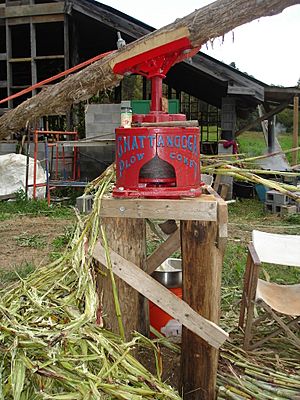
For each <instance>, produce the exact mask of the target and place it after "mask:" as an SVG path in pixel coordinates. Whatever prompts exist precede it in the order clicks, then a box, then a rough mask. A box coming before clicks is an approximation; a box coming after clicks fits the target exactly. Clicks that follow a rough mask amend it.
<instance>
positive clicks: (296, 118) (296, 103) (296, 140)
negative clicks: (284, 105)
mask: <svg viewBox="0 0 300 400" xmlns="http://www.w3.org/2000/svg"><path fill="white" fill-rule="evenodd" d="M298 146H299V97H298V96H294V114H293V148H296V147H298ZM297 164H298V150H295V151H293V153H292V165H297Z"/></svg>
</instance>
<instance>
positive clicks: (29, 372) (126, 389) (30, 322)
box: [0, 158, 300, 400]
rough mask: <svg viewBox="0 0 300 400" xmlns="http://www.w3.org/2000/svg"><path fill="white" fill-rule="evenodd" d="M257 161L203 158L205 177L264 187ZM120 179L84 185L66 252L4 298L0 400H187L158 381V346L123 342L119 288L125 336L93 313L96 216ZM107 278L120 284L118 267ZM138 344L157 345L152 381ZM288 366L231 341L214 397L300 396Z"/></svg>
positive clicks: (0, 306) (136, 339)
mask: <svg viewBox="0 0 300 400" xmlns="http://www.w3.org/2000/svg"><path fill="white" fill-rule="evenodd" d="M252 161H253V160H251V159H250V161H249V159H243V160H241V159H238V160H237V159H230V160H227V159H224V158H223V159H220V158H218V159H215V160H213V161H211V160H209V159H202V162H203V167H202V172H205V173H214V174H215V173H217V174H218V173H221V174H229V175H232V176H236V177H239V178H240V179H243V180H247V181H252V182H256V183H264V181H262V180H263V179H264V178H261V177H260V176H258V175H256V174H255V173H254V172H253V171H250V170H248V168H247V166H248V165H250V162H252ZM114 175H115V172H114V166H113V165H112V166H110V167H109V168H108V169H107V170H106V171H105V172H104V173H103V174H102V175H101V176H100V177H99V178H98V179H96V180H95V181H94V182H92V184H91V185H90V186H89V188H88V189H87V192H88V193H94V205H93V210H92V212H91V213H90V214H89V215H88V216H85V217H82V216H79V215H78V223H77V225H76V227H75V229H74V234H73V237H72V239H71V241H70V243H69V245H68V247H67V249H66V251H65V253H64V254H63V255H62V256H61V257H60V258H59V259H57V260H55V261H54V262H52V263H50V264H48V265H45V266H43V267H40V268H38V269H37V270H36V271H34V272H33V273H32V274H31V275H29V276H28V277H27V278H26V279H22V278H20V279H19V282H18V283H17V284H14V285H12V286H11V287H6V288H5V290H3V289H2V291H1V292H0V400H39V399H56V400H77V399H78V400H92V399H93V400H95V399H101V400H105V399H125V400H140V399H166V400H168V399H170V400H172V399H174V400H179V399H180V398H181V397H180V396H179V394H178V393H177V392H176V391H175V390H174V389H173V388H171V387H170V386H169V385H167V384H166V383H164V382H163V381H162V378H161V376H162V371H161V363H160V360H159V353H158V351H157V348H156V344H155V343H154V342H151V341H150V340H148V339H146V338H143V337H142V336H141V335H134V336H133V338H132V340H131V341H130V342H126V341H125V340H124V330H123V327H122V319H121V316H120V305H119V303H118V297H117V292H116V290H114V299H115V307H116V315H117V316H118V321H119V331H120V335H116V334H113V333H112V332H110V331H107V330H105V329H104V328H103V326H102V324H101V322H102V315H98V314H97V310H99V307H98V306H99V299H98V295H97V291H96V283H95V281H96V279H95V275H96V273H97V269H96V268H97V266H95V265H94V261H93V258H92V253H93V249H94V246H95V244H96V242H97V240H98V238H99V236H100V237H102V242H103V243H104V247H106V256H107V258H109V254H108V253H109V252H108V246H107V241H106V237H105V232H104V230H103V227H102V226H101V222H100V218H99V217H100V210H101V199H102V198H103V196H104V194H106V193H108V192H110V191H111V188H112V184H113V181H114ZM257 180H259V182H258V181H257ZM266 181H267V182H265V183H266V185H267V186H269V187H273V188H276V189H278V190H280V191H281V192H284V193H288V194H289V195H290V196H291V197H292V198H294V199H295V200H296V201H299V195H298V194H297V193H296V192H297V187H294V186H292V185H285V184H279V183H277V182H275V181H274V182H273V181H269V180H266ZM298 190H299V188H298ZM108 265H110V263H109V260H108ZM107 273H108V276H109V277H110V278H111V280H112V286H113V288H115V285H114V277H113V273H112V270H111V269H109V270H108V271H107ZM161 341H162V343H163V342H165V340H163V339H161ZM158 342H159V341H158ZM140 345H143V346H147V347H148V348H149V349H153V353H154V356H153V358H154V359H155V360H156V367H157V368H156V374H155V375H153V374H151V373H150V372H149V371H148V370H147V369H146V368H145V367H144V366H142V364H141V363H140V362H138V361H137V360H136V359H135V357H134V356H133V353H134V349H135V348H136V347H137V346H140ZM168 346H169V345H168ZM169 347H170V346H169ZM174 350H175V351H178V349H175V348H174ZM293 365H294V364H293ZM289 367H290V371H292V372H293V373H294V375H293V376H289V377H286V376H285V375H284V373H282V372H275V371H274V370H273V369H272V367H271V366H268V367H267V366H266V365H265V364H264V365H261V366H260V364H259V362H252V361H251V359H250V360H249V358H247V354H246V353H244V352H243V351H242V350H240V347H239V346H235V345H234V344H232V343H227V344H226V345H225V347H224V349H223V350H222V351H221V362H220V368H219V375H218V397H219V398H222V399H224V398H228V399H297V398H299V399H300V383H299V382H300V379H299V378H300V376H299V375H297V373H295V368H294V367H293V368H292V367H291V366H289ZM284 370H286V369H284ZM297 396H298V397H297Z"/></svg>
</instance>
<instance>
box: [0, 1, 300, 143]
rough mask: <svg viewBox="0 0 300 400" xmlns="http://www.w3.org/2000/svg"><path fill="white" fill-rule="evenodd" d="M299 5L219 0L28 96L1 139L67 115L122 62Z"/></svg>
mask: <svg viewBox="0 0 300 400" xmlns="http://www.w3.org/2000/svg"><path fill="white" fill-rule="evenodd" d="M58 4H59V3H58ZM294 4H300V0H265V1H257V0H235V1H233V0H217V1H215V2H214V3H212V4H209V5H207V6H205V7H203V8H201V9H198V10H196V11H194V12H193V13H191V14H189V15H187V16H186V17H184V18H181V19H179V20H176V21H175V22H174V23H172V24H170V25H167V26H166V27H164V28H161V29H159V30H157V31H154V32H151V33H150V34H148V35H146V36H144V37H142V38H140V39H138V40H136V41H135V42H132V43H130V44H129V45H127V46H125V47H124V48H122V49H120V50H118V51H116V52H114V53H113V54H110V55H108V56H106V57H105V58H103V59H102V60H99V61H97V62H95V63H94V64H92V65H90V66H88V67H87V68H85V69H84V70H82V71H80V72H78V73H76V74H74V75H72V76H69V77H68V78H67V79H64V80H63V81H62V82H60V83H57V84H56V85H54V86H53V87H51V88H47V89H45V90H43V91H42V92H41V93H39V94H37V95H36V96H33V97H32V98H30V99H28V100H26V101H25V102H23V103H22V104H20V105H19V106H18V107H17V108H15V109H14V110H11V111H10V112H8V113H7V114H5V115H4V116H2V117H1V118H0V139H1V138H3V137H5V136H7V135H9V133H11V132H14V131H18V130H19V129H21V128H22V127H24V126H25V124H26V122H27V121H31V120H33V119H36V118H40V117H41V116H44V115H50V114H61V113H63V112H65V111H66V110H67V109H69V108H70V107H71V105H72V104H73V103H77V102H79V101H82V100H86V99H88V98H90V97H91V96H93V95H94V94H96V93H97V92H98V91H103V90H107V89H109V88H112V87H115V86H117V85H118V84H119V83H120V81H121V80H122V78H123V77H122V76H119V75H118V76H117V75H115V74H114V73H113V67H114V65H115V64H116V63H117V62H119V61H121V60H124V59H128V58H130V57H132V56H134V55H136V54H141V53H142V52H144V51H147V50H151V49H153V48H155V47H158V46H160V45H161V44H164V43H168V42H170V41H172V40H176V39H178V38H182V37H187V38H188V39H189V40H190V42H191V46H193V47H199V46H201V45H202V44H204V43H206V42H207V41H211V40H213V39H214V38H216V37H219V36H222V35H224V34H225V33H226V32H228V31H230V30H232V29H233V28H235V27H237V26H240V25H243V24H245V23H247V22H250V21H252V20H254V19H256V18H260V17H263V16H268V15H275V14H278V13H280V12H281V11H283V10H284V9H285V8H286V7H288V6H291V5H294ZM35 6H37V5H35ZM39 6H43V5H42V4H40V5H39ZM54 6H55V4H54ZM7 8H10V7H7ZM29 11H30V10H29ZM15 12H19V11H15ZM30 12H31V11H30ZM55 12H56V11H55ZM11 16H13V15H11Z"/></svg>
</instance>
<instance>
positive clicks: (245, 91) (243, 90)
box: [227, 85, 255, 96]
mask: <svg viewBox="0 0 300 400" xmlns="http://www.w3.org/2000/svg"><path fill="white" fill-rule="evenodd" d="M227 94H240V95H247V96H255V90H254V89H252V88H250V87H245V86H236V85H233V86H231V85H228V88H227Z"/></svg>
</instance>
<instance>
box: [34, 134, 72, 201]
mask: <svg viewBox="0 0 300 400" xmlns="http://www.w3.org/2000/svg"><path fill="white" fill-rule="evenodd" d="M39 135H43V136H47V137H50V136H53V137H55V138H54V141H53V142H47V146H48V147H49V148H51V154H52V156H51V158H52V159H53V149H55V181H58V179H59V175H58V174H59V160H62V163H63V165H64V167H65V166H66V157H65V151H64V147H62V153H61V155H60V154H59V145H61V144H62V143H63V141H62V140H60V138H61V136H71V137H72V139H73V140H74V141H77V140H78V139H79V138H78V132H76V131H73V132H68V131H43V130H38V129H36V130H35V131H34V132H33V142H34V156H33V160H34V164H33V184H32V185H28V186H29V187H30V186H33V198H34V199H36V189H37V188H38V187H45V186H46V187H49V177H47V182H46V183H36V175H37V161H38V143H39ZM78 151H79V150H78V147H76V146H74V151H73V156H72V157H71V158H72V177H71V178H70V179H64V181H65V182H70V184H71V183H72V182H73V181H76V180H78V179H79V178H80V167H79V165H78ZM46 161H47V160H46ZM48 161H49V160H48ZM55 181H52V182H51V185H52V186H53V187H55ZM53 187H52V188H53ZM50 189H51V188H50ZM47 201H48V204H50V190H47Z"/></svg>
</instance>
